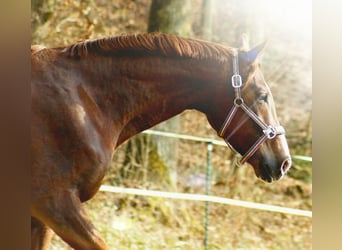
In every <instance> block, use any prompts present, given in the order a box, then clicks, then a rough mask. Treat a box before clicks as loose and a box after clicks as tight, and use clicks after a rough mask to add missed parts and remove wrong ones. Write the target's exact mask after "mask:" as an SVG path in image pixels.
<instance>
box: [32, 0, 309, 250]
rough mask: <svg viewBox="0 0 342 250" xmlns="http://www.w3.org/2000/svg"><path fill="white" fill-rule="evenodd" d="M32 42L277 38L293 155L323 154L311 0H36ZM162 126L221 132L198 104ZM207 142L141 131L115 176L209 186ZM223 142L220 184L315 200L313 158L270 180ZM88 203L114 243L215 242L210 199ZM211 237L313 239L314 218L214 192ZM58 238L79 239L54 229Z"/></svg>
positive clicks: (269, 199) (272, 243) (260, 244)
mask: <svg viewBox="0 0 342 250" xmlns="http://www.w3.org/2000/svg"><path fill="white" fill-rule="evenodd" d="M31 8H32V11H31V30H32V44H42V45H45V46H47V47H60V46H66V45H69V44H72V43H75V42H78V41H81V40H85V39H96V38H102V37H105V36H116V35H121V34H128V33H143V32H153V31H159V32H166V33H173V34H177V35H180V36H182V37H192V38H199V39H203V40H208V41H212V42H216V43H220V44H223V45H226V46H232V47H238V46H239V44H240V39H241V36H242V35H246V36H247V37H248V38H249V43H250V46H251V47H253V46H255V45H257V44H259V43H261V42H263V41H265V40H267V41H268V43H267V46H266V49H265V51H264V52H263V56H262V58H261V62H262V71H263V73H264V76H265V79H266V81H267V82H268V84H269V86H270V88H271V90H272V93H273V96H274V99H275V103H276V107H277V113H278V117H279V120H280V122H281V123H282V125H283V126H284V127H285V128H286V131H287V138H288V142H289V146H290V150H291V154H292V155H304V156H311V145H312V123H311V109H312V78H311V76H312V67H311V64H312V57H311V56H312V53H311V52H312V51H311V43H312V40H311V37H312V33H311V24H312V22H311V13H312V6H311V1H309V0H301V1H294V0H258V1H255V0H254V1H253V0H225V1H222V0H221V1H220V0H135V1H134V0H117V1H114V0H111V1H108V0H84V1H72V0H65V1H63V0H61V1H55V0H32V2H31ZM154 129H156V130H161V131H170V132H175V133H181V134H188V135H194V136H201V137H205V138H214V139H218V140H219V138H217V136H216V132H215V131H214V130H213V129H212V128H211V127H210V125H209V124H208V122H207V120H206V118H205V116H204V115H203V114H201V113H199V112H196V111H192V110H191V111H185V112H184V113H182V114H181V115H179V116H177V117H176V118H173V119H171V120H169V121H167V122H165V123H162V124H160V125H158V126H157V127H156V128H154ZM206 153H207V152H206V144H205V143H199V142H192V141H185V140H178V139H166V138H164V137H157V136H151V135H138V136H136V137H134V138H132V139H131V140H130V141H128V142H127V143H125V144H124V145H122V146H121V147H120V148H119V149H118V150H117V152H116V154H115V156H114V159H113V162H112V165H111V167H110V169H109V172H108V174H107V176H106V179H105V182H104V184H107V185H113V186H122V187H134V188H141V189H153V190H163V191H174V192H187V193H195V194H204V193H205V192H206V189H205V186H206V171H207V169H206V167H207V164H206V163H207V158H206ZM233 161H234V155H233V154H232V152H230V151H229V149H228V148H226V147H221V146H214V149H213V153H212V159H211V165H212V168H211V178H210V185H211V194H212V195H216V196H221V197H227V198H233V199H241V200H246V201H254V202H260V203H266V204H273V205H279V206H286V207H291V208H298V209H304V210H312V163H311V162H310V161H309V162H308V161H303V160H300V159H296V158H294V159H293V167H292V168H291V170H290V171H289V173H288V175H287V176H286V177H285V178H284V179H282V180H281V181H279V182H276V183H273V184H266V183H264V182H262V181H260V180H259V179H257V178H256V177H255V174H254V172H253V169H252V168H251V167H249V166H248V167H242V168H236V167H234V165H233V164H232V162H233ZM85 206H86V207H87V209H88V213H89V214H90V216H91V218H92V220H93V222H94V224H95V226H96V227H97V228H98V229H99V231H100V233H101V235H102V236H103V237H104V239H105V240H106V242H107V244H108V245H109V247H111V249H203V246H204V244H203V239H204V223H205V218H204V211H205V204H204V203H202V202H192V201H181V200H168V199H163V198H150V197H144V196H133V195H130V196H127V195H123V194H116V195H113V194H110V193H105V192H99V193H98V194H97V195H96V196H95V197H94V198H93V199H92V200H91V201H89V202H87V203H86V204H85ZM208 232H209V234H208V236H209V249H312V247H311V240H312V221H311V218H306V217H299V216H294V215H286V214H279V213H270V212H263V211H258V210H251V209H246V208H241V207H232V206H227V205H220V204H211V205H210V213H209V227H208ZM50 249H69V248H68V246H67V245H66V244H64V243H63V242H61V241H60V240H59V239H58V237H56V236H54V237H53V245H52V246H51V247H50Z"/></svg>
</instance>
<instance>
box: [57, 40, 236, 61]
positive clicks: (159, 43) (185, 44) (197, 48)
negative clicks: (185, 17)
mask: <svg viewBox="0 0 342 250" xmlns="http://www.w3.org/2000/svg"><path fill="white" fill-rule="evenodd" d="M63 51H64V52H65V53H67V54H68V55H69V56H71V57H76V58H80V57H86V56H88V55H90V54H94V53H95V54H102V55H130V56H134V55H162V56H175V57H177V56H178V57H187V58H193V59H212V60H217V61H221V62H225V61H227V60H228V59H229V58H230V57H231V56H232V55H233V50H232V49H231V48H229V47H224V46H222V45H218V44H215V43H210V42H205V41H201V40H197V39H186V38H180V37H178V36H176V35H171V34H159V33H152V34H135V35H124V36H113V37H107V38H102V39H96V40H86V41H83V42H79V43H75V44H73V45H70V46H68V47H65V48H64V50H63Z"/></svg>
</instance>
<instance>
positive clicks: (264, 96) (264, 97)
mask: <svg viewBox="0 0 342 250" xmlns="http://www.w3.org/2000/svg"><path fill="white" fill-rule="evenodd" d="M267 99H268V95H267V94H261V95H260V96H259V97H258V100H259V101H263V102H267Z"/></svg>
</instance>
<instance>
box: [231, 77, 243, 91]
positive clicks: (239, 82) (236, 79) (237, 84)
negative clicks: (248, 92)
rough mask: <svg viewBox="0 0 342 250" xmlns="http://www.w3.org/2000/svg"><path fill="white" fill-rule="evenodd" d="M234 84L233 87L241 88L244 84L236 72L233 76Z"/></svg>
mask: <svg viewBox="0 0 342 250" xmlns="http://www.w3.org/2000/svg"><path fill="white" fill-rule="evenodd" d="M232 85H233V88H240V87H241V86H242V79H241V76H240V75H239V74H235V75H233V76H232Z"/></svg>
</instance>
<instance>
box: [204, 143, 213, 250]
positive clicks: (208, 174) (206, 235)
mask: <svg viewBox="0 0 342 250" xmlns="http://www.w3.org/2000/svg"><path fill="white" fill-rule="evenodd" d="M212 151H213V142H212V141H209V142H208V143H207V172H206V188H205V189H206V190H205V191H206V195H210V185H211V181H210V179H211V152H212ZM209 205H210V203H209V201H206V202H205V223H204V245H205V250H208V249H209V248H208V247H209V232H208V227H209Z"/></svg>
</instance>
